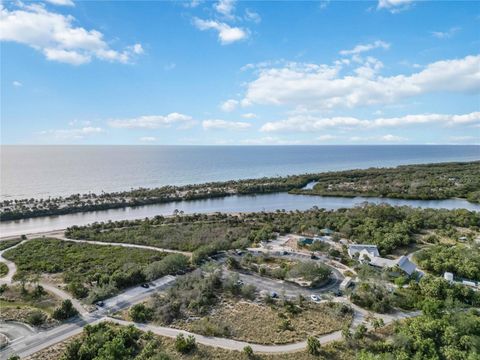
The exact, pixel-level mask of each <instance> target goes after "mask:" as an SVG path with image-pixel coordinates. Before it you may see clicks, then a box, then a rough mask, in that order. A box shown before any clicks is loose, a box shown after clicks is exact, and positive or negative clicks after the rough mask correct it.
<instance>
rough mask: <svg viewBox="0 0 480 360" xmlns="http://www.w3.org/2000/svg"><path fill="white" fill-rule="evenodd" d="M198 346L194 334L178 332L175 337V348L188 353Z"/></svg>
mask: <svg viewBox="0 0 480 360" xmlns="http://www.w3.org/2000/svg"><path fill="white" fill-rule="evenodd" d="M196 347H197V343H196V342H195V338H194V337H193V335H188V336H187V337H185V336H184V335H183V334H178V335H177V337H176V339H175V349H176V350H177V351H178V352H180V353H182V354H188V353H191V352H192V351H193V350H195V348H196Z"/></svg>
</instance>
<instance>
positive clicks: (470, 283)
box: [462, 280, 477, 288]
mask: <svg viewBox="0 0 480 360" xmlns="http://www.w3.org/2000/svg"><path fill="white" fill-rule="evenodd" d="M462 284H463V285H467V286H470V287H472V288H476V287H477V284H476V283H475V281H470V280H463V281H462Z"/></svg>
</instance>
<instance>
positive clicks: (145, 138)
mask: <svg viewBox="0 0 480 360" xmlns="http://www.w3.org/2000/svg"><path fill="white" fill-rule="evenodd" d="M138 140H140V141H141V142H155V141H157V138H156V137H154V136H143V137H141V138H140V139H138Z"/></svg>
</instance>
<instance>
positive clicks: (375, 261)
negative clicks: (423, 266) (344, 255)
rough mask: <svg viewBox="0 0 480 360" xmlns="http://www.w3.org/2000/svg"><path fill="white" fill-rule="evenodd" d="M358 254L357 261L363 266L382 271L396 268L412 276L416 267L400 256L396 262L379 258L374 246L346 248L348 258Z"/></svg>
mask: <svg viewBox="0 0 480 360" xmlns="http://www.w3.org/2000/svg"><path fill="white" fill-rule="evenodd" d="M357 254H358V261H360V262H361V263H364V264H370V265H372V266H375V267H378V268H381V269H384V268H393V267H396V266H397V267H398V268H399V269H400V270H402V271H403V272H405V273H407V274H408V275H412V274H413V273H414V272H415V271H416V269H417V267H416V266H415V264H414V263H412V262H411V261H410V260H409V259H408V257H406V256H401V257H399V258H398V259H396V260H391V259H387V258H382V257H380V253H379V252H378V248H377V246H376V245H365V244H362V245H350V246H349V247H348V255H349V256H350V258H352V259H353V258H354V257H356V256H357Z"/></svg>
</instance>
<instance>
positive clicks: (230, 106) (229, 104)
mask: <svg viewBox="0 0 480 360" xmlns="http://www.w3.org/2000/svg"><path fill="white" fill-rule="evenodd" d="M237 106H238V101H237V100H234V99H229V100H227V101H225V102H224V103H223V104H221V105H220V108H221V109H222V110H223V111H225V112H232V111H233V110H235V109H236V108H237Z"/></svg>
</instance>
